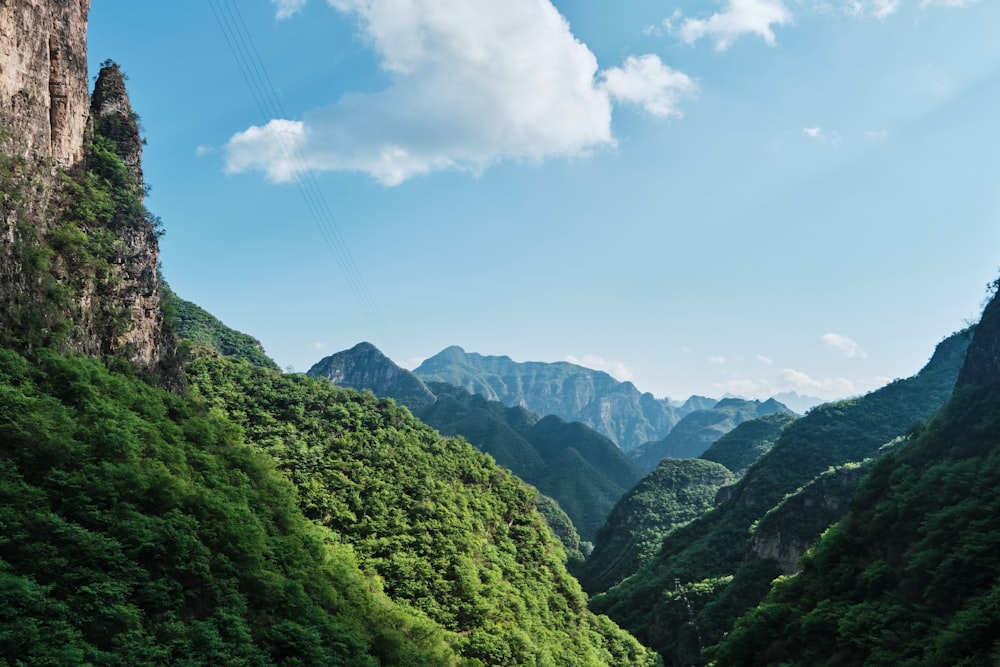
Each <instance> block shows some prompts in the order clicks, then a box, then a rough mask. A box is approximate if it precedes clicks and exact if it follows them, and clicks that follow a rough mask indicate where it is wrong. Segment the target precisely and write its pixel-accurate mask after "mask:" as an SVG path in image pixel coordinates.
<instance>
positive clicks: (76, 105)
mask: <svg viewBox="0 0 1000 667" xmlns="http://www.w3.org/2000/svg"><path fill="white" fill-rule="evenodd" d="M89 11H90V0H2V1H0V152H2V153H3V154H4V155H21V156H23V157H25V158H26V159H28V160H29V161H31V162H37V161H38V160H39V159H40V158H52V159H54V160H55V162H56V163H57V164H60V165H62V166H70V165H73V164H75V163H77V162H79V161H80V159H81V158H82V157H83V137H84V132H85V131H86V127H87V116H88V100H89V95H88V90H87V14H88V12H89Z"/></svg>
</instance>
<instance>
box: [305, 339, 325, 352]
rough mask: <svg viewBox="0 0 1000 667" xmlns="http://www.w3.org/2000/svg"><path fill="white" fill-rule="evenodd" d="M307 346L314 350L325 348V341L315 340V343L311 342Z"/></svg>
mask: <svg viewBox="0 0 1000 667" xmlns="http://www.w3.org/2000/svg"><path fill="white" fill-rule="evenodd" d="M309 347H311V348H312V349H314V350H325V349H326V343H322V342H320V341H316V342H315V343H313V344H312V345H310V346H309Z"/></svg>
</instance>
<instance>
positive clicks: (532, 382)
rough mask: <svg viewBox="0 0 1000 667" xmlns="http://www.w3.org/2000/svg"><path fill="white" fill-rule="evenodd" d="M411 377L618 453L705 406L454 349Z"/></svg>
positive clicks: (600, 377) (568, 369)
mask: <svg viewBox="0 0 1000 667" xmlns="http://www.w3.org/2000/svg"><path fill="white" fill-rule="evenodd" d="M413 372H414V374H415V375H416V376H417V377H419V378H421V379H422V380H424V381H426V382H446V383H448V384H452V385H455V386H458V387H464V388H465V389H467V390H468V391H469V392H470V393H473V394H481V395H482V396H484V397H486V398H487V399H489V400H491V401H499V402H501V403H503V404H504V405H508V406H521V407H524V408H527V409H528V410H531V411H532V412H535V413H537V414H540V415H556V416H558V417H561V418H562V419H564V420H566V421H568V422H574V421H578V422H582V423H584V424H586V425H588V426H590V427H591V428H592V429H594V430H595V431H597V432H598V433H601V434H602V435H604V436H605V437H608V438H610V439H611V440H612V441H614V442H615V443H617V444H618V446H619V447H621V448H622V450H624V451H629V450H631V449H633V448H635V447H638V446H639V445H640V444H642V443H644V442H649V441H651V440H658V439H660V438H662V437H663V436H665V435H666V434H667V433H669V432H670V429H671V428H673V426H674V424H676V423H677V422H678V421H680V419H681V418H682V417H683V416H684V415H686V414H687V413H689V412H691V411H692V410H695V409H698V408H699V407H703V406H704V404H705V401H711V399H704V398H702V397H697V396H694V397H691V399H688V400H687V401H685V402H684V403H682V404H680V405H674V404H672V403H671V402H670V401H669V400H667V399H658V398H654V397H653V395H652V394H648V393H646V394H644V393H641V392H640V391H639V390H638V389H636V388H635V386H634V385H633V384H632V383H631V382H619V381H618V380H616V379H614V378H613V377H611V376H610V375H608V374H607V373H604V372H602V371H595V370H592V369H589V368H584V367H582V366H577V365H576V364H570V363H567V362H562V361H561V362H555V363H544V362H534V361H533V362H526V363H519V362H515V361H512V360H511V359H510V358H509V357H496V356H483V355H480V354H476V353H474V352H466V351H465V350H463V349H462V348H460V347H457V346H452V347H449V348H446V349H444V350H442V351H441V352H439V353H438V354H436V355H434V356H433V357H431V358H429V359H427V360H426V361H424V362H423V363H422V364H421V365H420V366H419V367H418V368H417V369H416V370H414V371H413ZM712 402H713V403H714V401H712Z"/></svg>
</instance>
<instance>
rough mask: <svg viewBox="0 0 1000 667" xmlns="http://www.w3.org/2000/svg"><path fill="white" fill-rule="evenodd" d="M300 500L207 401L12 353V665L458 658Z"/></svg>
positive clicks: (2, 655) (4, 458)
mask: <svg viewBox="0 0 1000 667" xmlns="http://www.w3.org/2000/svg"><path fill="white" fill-rule="evenodd" d="M296 495H297V494H296V491H295V489H294V488H293V487H292V484H291V483H290V482H289V481H288V480H287V479H286V478H285V477H284V476H283V475H281V474H280V473H278V472H277V471H276V469H275V464H274V462H273V460H272V459H271V458H270V457H269V456H268V455H266V454H263V453H261V452H259V451H256V450H255V449H252V448H250V447H248V446H247V445H246V444H245V443H244V441H243V437H242V435H241V432H240V428H239V427H238V426H237V425H236V424H234V423H232V422H230V421H229V420H228V419H226V417H225V416H223V415H222V414H221V412H220V411H219V410H218V409H213V408H212V407H211V406H209V405H207V404H206V403H205V402H204V401H199V400H196V399H191V398H185V397H182V396H178V395H175V394H171V393H168V392H165V391H163V390H159V389H154V388H151V387H149V386H148V385H146V384H145V383H143V382H142V381H140V380H137V379H135V378H133V377H130V375H129V374H128V373H122V372H111V371H108V370H107V369H106V368H105V367H104V366H103V365H102V364H100V363H98V362H96V361H92V360H86V359H82V358H78V357H71V358H66V357H62V356H59V355H57V354H55V353H53V352H49V351H45V350H42V351H39V352H38V353H37V354H35V355H33V357H32V358H31V359H27V358H24V357H22V356H20V355H18V354H16V353H14V352H11V351H9V350H0V525H2V526H3V538H2V539H0V597H2V600H3V604H2V605H0V659H2V661H3V662H4V663H5V664H9V665H29V664H31V665H36V664H38V665H41V664H50V665H57V664H58V665H83V664H103V665H123V666H125V665H128V666H130V667H131V666H132V665H163V664H199V665H201V664H212V665H246V664H258V665H278V664H334V665H337V664H339V665H380V664H397V665H409V664H413V665H427V666H428V667H430V666H432V665H435V666H436V665H447V664H457V662H458V654H457V651H456V650H455V648H454V647H453V644H454V642H453V641H452V640H451V639H449V638H448V633H447V632H446V631H444V630H443V629H442V628H441V627H439V626H437V625H435V624H434V623H433V622H431V621H430V620H429V619H427V618H426V617H424V616H423V615H422V614H420V613H418V612H416V611H413V610H408V609H407V608H405V607H403V606H400V605H398V604H396V603H393V602H391V601H390V600H389V599H388V598H387V597H386V595H385V594H383V593H381V592H380V591H379V586H378V584H377V583H376V582H375V581H373V580H372V579H371V577H369V576H366V575H364V574H363V573H362V571H361V569H359V567H358V561H357V558H356V557H355V554H354V552H353V550H352V548H351V547H350V546H349V545H347V544H345V543H344V541H343V540H342V539H341V538H339V537H338V536H336V535H335V534H333V533H332V532H331V531H329V530H327V529H323V528H321V527H320V526H318V525H317V524H315V523H314V522H312V521H309V520H308V519H306V518H305V517H304V516H303V514H302V511H301V510H300V509H299V508H298V507H297V505H296Z"/></svg>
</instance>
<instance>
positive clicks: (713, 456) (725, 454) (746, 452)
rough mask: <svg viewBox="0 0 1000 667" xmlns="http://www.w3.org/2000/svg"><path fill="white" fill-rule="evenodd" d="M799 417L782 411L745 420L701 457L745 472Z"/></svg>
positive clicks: (732, 469)
mask: <svg viewBox="0 0 1000 667" xmlns="http://www.w3.org/2000/svg"><path fill="white" fill-rule="evenodd" d="M796 419H797V417H795V416H794V415H790V414H788V413H784V412H779V413H776V414H773V415H768V416H766V417H759V418H757V419H751V420H749V421H745V422H743V423H742V424H740V425H739V426H737V427H736V428H734V429H733V430H732V431H730V432H729V433H727V434H725V435H724V436H722V437H721V438H719V439H718V440H716V441H715V442H714V443H712V446H711V447H709V448H708V449H707V450H705V452H704V453H702V455H701V456H700V457H699V458H702V459H705V460H706V461H715V462H716V463H721V464H722V465H724V466H726V467H727V468H729V469H730V470H731V471H733V472H734V473H736V474H742V473H743V472H744V471H746V469H747V468H749V467H750V466H751V465H753V464H754V463H755V462H756V461H757V459H759V458H760V457H762V456H763V455H764V454H767V453H768V452H769V451H771V448H772V447H774V443H775V442H777V441H778V438H779V437H781V433H782V431H784V430H785V427H786V426H788V425H789V424H791V423H792V422H794V421H795V420H796Z"/></svg>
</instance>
